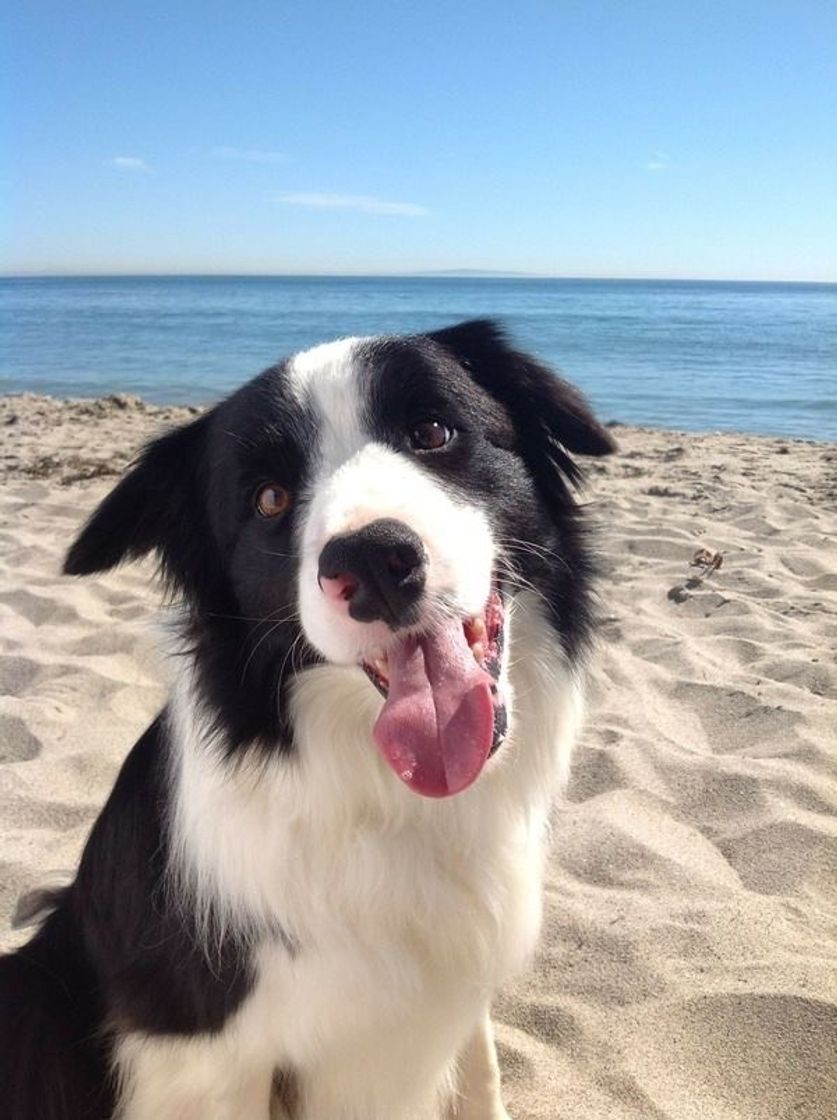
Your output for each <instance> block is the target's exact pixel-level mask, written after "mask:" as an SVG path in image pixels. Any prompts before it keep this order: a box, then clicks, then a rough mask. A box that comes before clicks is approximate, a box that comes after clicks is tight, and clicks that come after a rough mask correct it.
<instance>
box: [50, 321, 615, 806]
mask: <svg viewBox="0 0 837 1120" xmlns="http://www.w3.org/2000/svg"><path fill="white" fill-rule="evenodd" d="M612 448H613V444H612V441H611V439H610V437H609V435H608V434H607V432H606V431H605V430H604V429H603V428H602V427H601V426H600V425H599V424H598V423H597V422H596V421H595V419H594V418H593V417H592V415H591V414H590V412H589V410H588V408H587V406H586V404H585V402H584V401H583V399H582V398H581V397H580V396H579V395H578V394H577V393H576V392H575V390H573V389H572V388H571V387H570V386H568V385H567V384H566V383H565V382H562V381H560V380H559V379H558V378H557V377H555V376H554V375H553V374H552V373H551V372H549V371H548V370H546V369H544V368H543V367H541V366H540V365H538V364H537V363H536V362H535V361H534V360H532V359H531V358H528V357H526V356H525V355H523V354H520V353H518V352H517V351H514V350H513V349H511V348H510V347H509V346H508V345H507V343H506V342H505V340H504V339H503V337H502V335H501V334H500V333H499V331H498V330H497V329H496V327H494V326H493V325H492V324H490V323H484V322H477V323H465V324H462V325H461V326H459V327H453V328H450V329H448V330H445V331H439V332H436V333H434V334H429V335H420V336H414V337H410V338H378V339H350V340H346V341H341V342H337V343H331V344H327V345H325V346H320V347H317V348H315V349H313V350H309V351H306V352H305V353H302V354H299V355H297V356H296V357H294V358H292V359H290V360H289V361H287V362H285V363H283V364H281V365H279V366H276V367H274V368H272V369H270V370H267V371H266V372H265V373H263V374H261V375H260V376H259V377H257V378H256V379H255V380H253V381H251V382H250V383H248V384H247V385H245V386H244V387H243V388H242V389H240V390H239V391H238V392H237V393H235V394H233V396H231V397H230V398H228V399H227V400H226V401H224V402H222V403H221V404H220V405H218V406H216V407H215V408H214V409H212V410H211V411H210V412H209V413H207V414H205V415H204V416H202V417H201V418H200V419H199V420H197V421H195V422H194V423H193V424H191V425H188V426H187V427H185V428H182V429H178V430H177V431H175V432H173V433H170V434H169V435H167V436H164V437H163V438H162V439H161V440H158V441H157V442H156V443H154V444H152V445H150V447H149V448H147V449H146V451H145V452H144V454H143V456H142V458H141V459H140V461H139V463H138V465H137V466H136V467H135V468H134V469H133V471H132V472H131V473H130V474H129V475H128V476H127V477H126V478H125V479H124V480H123V481H122V482H121V483H120V485H119V486H118V487H117V488H116V490H115V491H114V492H113V493H112V494H111V495H110V496H109V497H108V498H107V499H106V501H105V502H104V503H103V504H102V506H101V507H100V508H99V509H98V510H97V511H96V513H95V514H94V515H93V517H92V518H91V520H90V522H89V523H88V525H87V526H86V527H85V529H84V531H83V532H82V534H81V536H80V538H79V540H78V541H77V542H76V543H75V545H74V546H73V548H72V549H71V550H70V553H69V556H68V558H67V564H66V570H67V571H68V572H71V573H84V572H89V571H95V570H100V569H103V568H107V567H110V566H112V565H113V564H115V563H117V562H119V561H120V560H121V559H123V558H124V557H126V556H137V555H141V554H143V553H145V552H147V551H150V550H151V549H156V550H157V552H158V553H159V556H160V559H161V562H162V566H163V570H164V572H165V574H166V576H167V578H168V580H169V582H170V584H172V585H173V586H174V587H175V588H176V589H177V591H178V592H179V593H180V594H182V595H183V596H184V597H185V600H186V602H187V604H188V606H189V630H190V634H191V636H192V639H193V641H194V643H195V647H196V654H197V657H196V664H197V668H198V671H199V675H200V677H201V683H202V685H203V689H204V694H205V698H206V700H207V702H208V703H209V705H210V706H211V708H212V709H213V713H214V714H215V717H216V719H217V720H218V722H219V724H220V726H221V727H222V728H223V729H224V731H225V733H226V736H227V738H228V741H229V743H230V749H234V748H236V747H237V746H239V745H242V744H244V743H245V742H247V741H248V740H250V741H252V740H254V739H257V740H259V741H260V742H261V743H262V744H263V745H268V744H269V743H270V742H271V741H272V740H273V741H276V742H279V741H281V742H282V743H284V744H285V745H286V746H287V744H288V740H289V737H290V735H291V732H292V729H290V728H289V727H288V726H287V722H283V720H284V711H285V707H286V705H285V704H284V703H283V693H284V688H285V686H286V685H287V683H288V681H289V680H290V679H291V678H292V677H293V675H294V674H295V673H297V672H304V671H306V669H308V668H311V667H312V666H314V665H316V664H318V663H320V662H322V661H326V662H330V663H334V664H337V665H344V666H347V667H352V671H356V670H355V668H354V667H360V668H362V669H363V670H364V671H365V672H366V674H367V676H368V678H369V681H370V683H369V685H368V687H369V688H372V687H375V688H377V689H378V691H379V692H381V693H382V694H383V696H384V697H385V700H384V702H383V705H382V708H381V712H380V715H379V716H378V719H377V722H376V725H375V730H374V738H375V740H376V742H377V745H378V747H379V749H380V750H381V752H382V754H383V756H384V758H385V759H386V760H387V762H388V763H389V764H390V766H391V767H392V769H393V770H394V771H395V772H396V773H397V774H398V776H399V777H400V778H401V779H402V780H403V781H405V782H406V783H407V784H408V785H409V786H410V787H411V788H413V789H414V790H416V791H417V792H419V793H424V794H427V795H431V796H442V795H446V794H451V793H456V792H458V791H459V790H461V789H464V788H465V787H466V786H468V785H469V784H471V782H472V781H474V780H475V778H476V777H477V776H478V774H479V773H480V771H481V769H482V767H483V765H484V763H485V761H486V759H487V758H488V757H489V756H490V754H491V753H493V751H494V750H496V749H497V748H498V747H499V746H500V744H501V742H502V740H503V736H504V734H505V732H506V727H507V720H508V718H509V712H508V710H507V709H508V705H507V699H508V698H507V694H506V693H507V688H506V662H507V657H508V654H507V648H506V640H505V639H506V629H507V622H508V619H509V615H510V610H511V607H512V604H513V601H514V598H515V596H516V595H517V594H518V593H519V592H520V590H521V589H524V588H525V589H527V590H528V591H529V592H534V594H535V596H537V597H538V598H539V600H540V602H541V603H542V605H543V610H544V612H545V614H546V616H547V618H548V620H549V622H550V623H551V625H552V626H553V627H554V629H555V631H556V633H557V634H558V635H559V636H560V639H561V642H562V646H563V650H564V653H565V655H566V656H567V657H570V658H571V657H573V656H575V655H576V654H577V653H578V652H579V650H580V648H581V647H582V645H583V643H584V641H585V639H586V636H587V629H588V626H589V615H588V590H587V578H588V563H587V559H586V554H585V551H584V547H583V540H582V537H581V529H580V526H579V524H578V517H577V510H576V507H575V505H574V503H573V501H572V498H571V495H570V490H569V484H571V483H572V482H574V481H575V480H576V469H575V467H574V465H573V463H572V461H571V460H570V459H569V457H568V452H579V453H582V454H592V455H601V454H605V453H607V452H608V451H610V450H612Z"/></svg>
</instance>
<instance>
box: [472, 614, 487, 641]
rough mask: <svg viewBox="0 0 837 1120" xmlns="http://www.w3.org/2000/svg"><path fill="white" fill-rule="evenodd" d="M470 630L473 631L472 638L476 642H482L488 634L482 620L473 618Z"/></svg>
mask: <svg viewBox="0 0 837 1120" xmlns="http://www.w3.org/2000/svg"><path fill="white" fill-rule="evenodd" d="M469 629H470V631H471V637H472V638H473V640H474V641H475V642H481V641H482V639H483V638H484V637H485V635H486V633H487V631H486V629H485V622H484V621H483V619H481V618H472V619H471V622H470V624H469Z"/></svg>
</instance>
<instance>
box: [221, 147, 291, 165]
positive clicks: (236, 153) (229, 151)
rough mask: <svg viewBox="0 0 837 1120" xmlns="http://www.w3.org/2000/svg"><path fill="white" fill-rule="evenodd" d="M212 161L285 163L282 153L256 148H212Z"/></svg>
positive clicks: (285, 157) (285, 159)
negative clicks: (235, 160)
mask: <svg viewBox="0 0 837 1120" xmlns="http://www.w3.org/2000/svg"><path fill="white" fill-rule="evenodd" d="M209 154H210V155H211V156H212V157H213V159H237V160H242V161H243V162H245V163H286V162H287V158H288V157H287V156H286V155H284V154H283V153H282V152H263V151H260V150H259V149H257V148H212V149H211V151H210V153H209Z"/></svg>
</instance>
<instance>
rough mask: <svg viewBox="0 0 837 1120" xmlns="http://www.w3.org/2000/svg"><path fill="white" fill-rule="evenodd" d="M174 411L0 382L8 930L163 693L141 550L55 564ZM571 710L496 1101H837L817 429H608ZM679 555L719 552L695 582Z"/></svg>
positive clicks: (804, 1113)
mask: <svg viewBox="0 0 837 1120" xmlns="http://www.w3.org/2000/svg"><path fill="white" fill-rule="evenodd" d="M191 411H194V410H188V409H174V408H166V409H162V408H153V407H151V406H146V405H144V404H142V402H139V401H137V400H135V399H133V398H127V397H116V398H110V399H107V400H104V401H85V402H71V403H67V402H59V401H54V400H50V399H47V398H39V397H34V396H20V397H6V398H0V432H2V449H0V456H2V457H1V458H0V479H2V481H1V482H0V510H1V511H2V514H1V515H0V547H1V548H2V555H1V556H0V679H2V687H0V693H2V698H0V867H1V868H2V873H1V874H0V943H2V945H3V946H4V947H6V948H9V947H12V946H13V945H15V944H17V943H19V941H20V935H19V934H14V933H12V932H11V931H10V929H9V916H10V914H11V912H12V910H13V908H14V905H15V902H16V900H17V898H18V896H19V895H20V893H21V892H22V891H24V890H26V889H28V888H29V887H32V886H35V885H37V884H39V883H40V882H42V881H43V879H44V876H45V875H46V873H47V872H49V871H52V870H54V869H62V868H72V866H73V865H74V863H75V861H76V860H77V858H78V854H79V851H80V849H81V846H82V843H83V841H84V839H85V836H86V834H87V831H88V829H89V827H90V824H91V822H92V820H93V818H94V816H95V814H96V813H97V811H98V809H99V808H100V807H101V805H102V802H103V801H104V799H105V797H106V795H107V793H108V791H109V789H110V786H111V783H112V781H113V778H114V774H115V771H116V769H117V767H118V766H119V764H120V761H121V760H122V758H123V757H124V755H125V753H126V752H127V750H128V749H129V748H130V746H131V745H132V744H133V742H134V740H135V738H136V736H137V735H138V734H139V732H140V731H141V730H142V729H143V727H144V726H145V724H146V723H147V721H148V719H149V717H150V716H151V715H152V714H153V713H154V711H155V710H156V709H157V707H158V706H159V705H160V703H161V702H162V700H163V696H164V692H165V686H164V680H165V674H166V666H165V664H164V662H163V659H162V657H161V656H160V655H159V654H158V653H157V652H156V650H155V638H154V618H155V609H156V604H157V602H158V594H157V592H156V590H155V589H154V587H153V583H152V575H153V570H152V567H151V565H150V564H148V563H145V564H142V565H133V566H130V567H127V568H125V569H124V570H120V571H118V572H115V573H109V574H107V575H104V576H102V577H101V578H97V579H87V580H74V579H66V578H61V577H60V576H59V574H58V573H59V567H60V563H61V557H62V553H63V551H64V550H65V549H66V547H67V546H68V544H69V543H70V541H71V539H72V537H73V534H74V533H75V532H76V530H77V529H78V527H79V525H80V523H81V521H82V520H83V518H84V517H85V516H86V515H87V514H88V513H89V512H90V510H91V509H92V508H93V506H94V505H95V503H96V502H97V501H98V500H100V499H101V498H102V497H103V495H104V494H105V493H106V492H107V490H108V489H109V488H110V487H111V486H112V485H113V483H114V482H115V480H116V478H117V476H118V474H119V473H120V472H121V470H122V469H123V468H124V467H125V465H126V464H127V463H128V462H129V460H130V458H131V456H132V454H133V453H134V452H135V450H136V448H137V447H138V445H139V444H141V443H142V442H143V441H144V440H145V439H147V438H148V437H149V436H150V435H152V434H153V433H154V432H155V431H157V430H158V429H159V428H160V427H161V426H164V425H167V424H171V423H173V422H175V421H178V420H180V419H186V418H188V416H189V415H190V412H191ZM614 434H615V435H616V437H617V438H618V440H619V442H620V445H621V453H620V454H619V455H618V456H614V457H613V458H611V459H610V460H607V461H602V462H593V463H591V464H588V479H589V484H588V487H587V489H586V491H585V494H584V500H585V501H586V502H587V503H588V504H589V507H590V513H591V516H592V518H593V520H594V522H595V524H596V526H597V532H598V543H599V550H600V552H601V555H602V558H603V567H604V578H603V580H602V583H601V595H600V610H601V614H602V620H603V621H602V626H601V641H600V643H599V647H598V650H597V652H596V658H595V664H594V668H593V671H592V687H591V690H590V698H589V716H588V722H587V727H586V731H585V734H584V736H583V739H582V742H581V743H580V745H579V747H578V750H577V753H576V755H575V760H574V766H573V770H572V777H571V780H570V784H569V788H568V790H567V793H566V796H565V797H564V799H563V801H562V803H561V804H560V805H559V807H558V810H557V812H556V815H555V826H554V843H553V850H552V855H551V857H550V860H549V866H548V874H547V882H546V916H545V923H544V936H543V942H542V946H541V949H540V951H539V953H538V956H537V959H536V961H535V963H534V967H533V969H532V971H531V972H530V973H529V974H528V975H527V976H525V977H523V978H522V979H521V980H520V981H519V982H518V983H517V984H516V986H514V987H513V988H511V989H510V990H509V991H507V992H506V993H504V994H503V996H502V998H501V999H500V1000H499V1002H498V1004H497V1007H496V1020H497V1023H498V1027H497V1033H498V1040H499V1049H500V1055H501V1062H502V1065H503V1069H504V1077H505V1085H506V1096H507V1102H508V1107H509V1110H510V1112H511V1114H512V1116H513V1117H515V1118H516V1120H536V1118H549V1120H640V1118H642V1120H645V1118H648V1120H692V1118H695V1120H829V1118H835V1117H837V816H836V815H835V808H837V766H836V765H835V763H836V762H837V657H835V652H837V446H834V445H828V444H814V443H807V442H801V441H793V440H788V439H777V438H756V437H750V436H741V435H705V436H704V435H701V436H697V435H692V434H684V433H677V432H661V431H654V430H645V429H638V428H628V427H622V426H619V427H617V428H616V429H615V433H614ZM698 549H706V550H707V551H708V552H709V553H710V554H712V553H715V552H721V553H722V554H723V563H722V566H721V567H720V569H718V570H716V571H715V572H712V573H710V574H706V575H703V574H702V569H701V568H700V567H696V566H692V564H691V561H692V559H693V557H694V555H695V553H696V551H697V550H698Z"/></svg>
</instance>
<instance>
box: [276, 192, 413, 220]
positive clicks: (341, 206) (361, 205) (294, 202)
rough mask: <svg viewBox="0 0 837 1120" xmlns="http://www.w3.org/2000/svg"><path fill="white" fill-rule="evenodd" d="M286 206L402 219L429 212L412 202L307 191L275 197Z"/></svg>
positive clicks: (285, 193) (286, 193) (362, 195)
mask: <svg viewBox="0 0 837 1120" xmlns="http://www.w3.org/2000/svg"><path fill="white" fill-rule="evenodd" d="M276 201H277V202H282V203H284V204H285V205H286V206H307V207H308V208H309V209H311V210H357V211H358V212H359V213H361V214H389V215H397V216H400V217H404V218H422V217H424V216H425V215H427V214H429V213H430V211H429V210H428V209H427V207H425V206H418V205H416V203H414V202H387V201H386V200H385V199H382V198H373V197H372V196H371V195H366V194H317V193H313V192H308V191H286V192H284V193H283V194H280V195H277V196H276Z"/></svg>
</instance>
